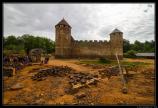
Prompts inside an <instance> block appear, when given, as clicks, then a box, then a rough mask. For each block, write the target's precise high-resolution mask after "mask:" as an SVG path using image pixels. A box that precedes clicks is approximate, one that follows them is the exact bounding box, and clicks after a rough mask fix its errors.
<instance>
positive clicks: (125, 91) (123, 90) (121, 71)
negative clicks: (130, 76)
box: [116, 53, 127, 93]
mask: <svg viewBox="0 0 158 108" xmlns="http://www.w3.org/2000/svg"><path fill="white" fill-rule="evenodd" d="M116 59H117V62H118V66H119V71H120V75H121V79H122V82H123V89H122V92H123V93H127V87H126V81H125V78H124V75H123V69H122V68H121V66H120V61H119V59H118V55H117V53H116Z"/></svg>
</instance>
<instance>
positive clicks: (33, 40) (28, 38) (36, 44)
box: [3, 34, 55, 54]
mask: <svg viewBox="0 0 158 108" xmlns="http://www.w3.org/2000/svg"><path fill="white" fill-rule="evenodd" d="M34 48H42V49H43V50H44V51H45V52H46V53H52V52H54V51H55V42H54V41H52V40H50V39H48V38H45V37H39V36H33V35H29V34H24V35H22V36H18V37H16V36H14V35H11V36H8V37H3V50H11V51H14V52H20V51H24V52H25V53H26V54H28V53H29V51H30V50H31V49H34Z"/></svg>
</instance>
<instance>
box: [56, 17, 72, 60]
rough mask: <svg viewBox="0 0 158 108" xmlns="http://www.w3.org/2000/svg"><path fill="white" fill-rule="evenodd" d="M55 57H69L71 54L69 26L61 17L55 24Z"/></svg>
mask: <svg viewBox="0 0 158 108" xmlns="http://www.w3.org/2000/svg"><path fill="white" fill-rule="evenodd" d="M55 29H56V31H55V32H56V36H55V42H56V45H55V57H60V58H69V57H70V56H71V39H72V38H71V26H70V25H69V24H68V23H67V22H66V21H65V19H64V18H63V19H62V20H61V21H60V22H59V23H58V24H57V25H55Z"/></svg>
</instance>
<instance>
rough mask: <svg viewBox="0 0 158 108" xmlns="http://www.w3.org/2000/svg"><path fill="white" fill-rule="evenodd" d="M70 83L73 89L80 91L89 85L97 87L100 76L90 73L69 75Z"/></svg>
mask: <svg viewBox="0 0 158 108" xmlns="http://www.w3.org/2000/svg"><path fill="white" fill-rule="evenodd" d="M69 78H70V80H69V83H70V84H71V87H72V89H79V88H81V87H85V86H87V85H90V84H93V85H96V84H97V81H98V79H97V78H98V75H92V74H89V73H82V72H80V73H73V74H71V75H69Z"/></svg>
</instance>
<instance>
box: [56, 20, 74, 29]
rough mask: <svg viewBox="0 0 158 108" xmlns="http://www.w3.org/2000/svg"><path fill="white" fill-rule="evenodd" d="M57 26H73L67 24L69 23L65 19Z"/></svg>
mask: <svg viewBox="0 0 158 108" xmlns="http://www.w3.org/2000/svg"><path fill="white" fill-rule="evenodd" d="M57 25H67V26H69V27H71V26H70V25H69V24H68V23H67V21H65V19H64V18H63V19H62V20H61V21H60V22H59V23H58V24H57ZM57 25H56V26H57Z"/></svg>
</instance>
